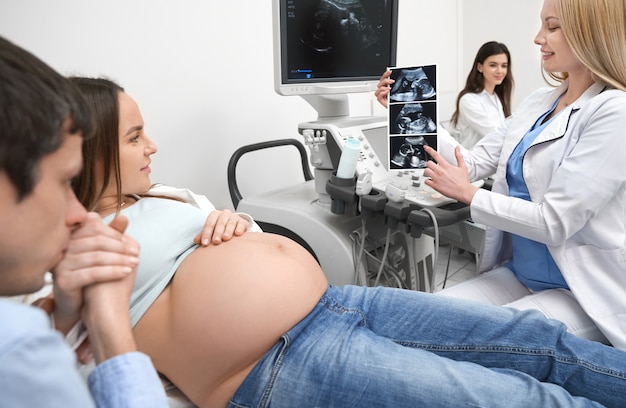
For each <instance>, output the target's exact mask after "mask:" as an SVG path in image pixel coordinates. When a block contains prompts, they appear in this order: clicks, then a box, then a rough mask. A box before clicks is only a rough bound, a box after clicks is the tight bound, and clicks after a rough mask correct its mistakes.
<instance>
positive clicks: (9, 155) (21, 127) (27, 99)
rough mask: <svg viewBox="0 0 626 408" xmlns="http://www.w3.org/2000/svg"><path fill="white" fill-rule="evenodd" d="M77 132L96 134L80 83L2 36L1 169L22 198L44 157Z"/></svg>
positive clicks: (0, 47) (33, 184)
mask: <svg viewBox="0 0 626 408" xmlns="http://www.w3.org/2000/svg"><path fill="white" fill-rule="evenodd" d="M68 119H69V120H70V127H69V131H70V133H71V134H76V133H80V134H82V136H83V137H84V138H88V137H91V135H92V133H93V121H92V116H91V112H90V111H89V108H88V106H87V104H86V103H85V101H84V99H83V98H82V96H81V94H80V93H79V92H78V90H77V89H76V88H75V87H74V85H73V84H72V83H71V82H70V81H69V80H68V79H67V78H65V77H64V76H62V75H61V74H59V73H58V72H56V71H55V70H54V69H52V68H51V67H49V66H48V65H47V64H46V63H44V62H43V61H41V60H40V59H39V58H37V57H35V56H34V55H33V54H31V53H29V52H28V51H26V50H24V49H22V48H20V47H18V46H17V45H15V44H13V43H11V42H10V41H8V40H6V39H5V38H2V37H0V172H6V174H7V176H8V178H9V180H10V181H11V183H13V185H14V186H15V188H16V189H17V194H18V199H19V200H22V199H24V198H25V197H26V196H28V194H30V193H31V192H32V190H33V188H34V186H35V184H36V182H37V180H38V177H39V174H38V171H39V163H40V161H41V159H42V158H43V157H44V156H46V155H48V154H50V153H53V152H54V151H56V150H57V149H58V148H59V147H60V146H61V145H62V143H63V125H64V123H65V121H66V120H68Z"/></svg>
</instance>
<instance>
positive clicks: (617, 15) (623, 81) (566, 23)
mask: <svg viewBox="0 0 626 408" xmlns="http://www.w3.org/2000/svg"><path fill="white" fill-rule="evenodd" d="M557 2H558V5H557V7H558V10H559V12H560V14H561V29H562V30H563V33H564V34H565V38H566V39H567V41H568V43H569V45H570V47H571V49H572V52H573V53H574V55H575V56H576V57H577V58H578V59H579V60H580V62H581V63H582V64H583V65H584V66H585V67H587V68H588V69H589V70H590V71H591V73H592V75H593V77H594V80H596V81H597V82H600V83H604V84H606V85H610V86H612V87H614V88H617V89H621V90H623V91H626V1H624V0H557ZM550 76H551V77H552V78H554V79H556V80H558V81H562V80H564V79H565V78H567V74H550Z"/></svg>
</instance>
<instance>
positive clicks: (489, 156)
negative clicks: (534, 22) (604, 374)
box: [425, 0, 626, 349]
mask: <svg viewBox="0 0 626 408" xmlns="http://www.w3.org/2000/svg"><path fill="white" fill-rule="evenodd" d="M625 15H626V3H625V2H624V1H623V0H604V1H589V0H545V2H544V5H543V8H542V12H541V28H540V31H539V33H538V34H537V36H536V38H535V43H536V44H537V45H539V46H540V51H541V54H542V58H543V68H544V70H545V71H546V72H547V73H549V75H550V76H551V77H552V78H553V79H556V80H558V81H559V82H561V85H560V86H559V87H556V88H546V89H540V90H537V91H535V92H534V93H532V94H531V95H530V96H529V97H528V98H527V99H526V100H525V101H524V102H523V104H522V105H521V106H520V107H519V109H518V110H517V111H515V112H514V114H513V115H512V117H511V118H509V120H507V122H506V124H505V126H504V127H502V128H500V129H498V130H496V131H494V132H492V133H490V134H489V135H487V136H486V137H485V138H484V139H482V140H481V141H480V142H479V143H478V144H477V145H476V146H475V147H474V148H473V149H472V151H470V152H468V151H465V150H464V149H461V148H460V146H454V141H453V140H451V138H445V137H443V138H442V139H441V141H440V144H439V147H440V149H439V153H438V152H435V151H433V150H432V149H430V150H428V153H430V154H431V155H432V156H433V158H434V159H435V161H436V162H437V163H438V164H435V162H432V161H431V162H429V163H428V167H427V169H426V170H425V175H426V176H427V177H430V180H429V181H427V182H426V183H427V184H428V185H429V186H431V187H433V188H435V189H436V190H438V191H440V192H441V193H443V194H445V195H447V196H450V197H453V198H456V199H458V200H460V201H462V202H465V203H467V204H469V205H470V209H471V216H472V218H473V220H474V221H476V222H479V223H482V224H485V225H487V226H488V229H487V232H486V236H485V245H484V250H483V256H482V259H481V265H480V268H481V270H482V271H489V272H486V273H485V274H482V275H479V276H478V277H476V278H474V279H471V280H469V281H467V282H465V283H463V284H461V285H459V286H454V287H452V288H450V289H446V290H444V291H443V292H441V293H443V294H448V295H450V296H457V297H463V298H469V299H475V300H479V301H482V302H485V303H496V304H506V305H510V306H514V307H518V308H538V309H540V310H542V311H543V312H544V313H546V314H547V315H548V316H549V317H553V318H556V319H559V320H562V321H563V322H564V323H566V324H567V325H568V328H569V330H570V331H572V332H574V333H576V334H579V335H581V336H584V337H587V338H590V339H593V340H598V341H604V342H606V341H607V340H608V341H609V342H610V343H611V344H613V345H614V346H615V347H618V348H621V349H626V247H625V242H626V226H625V220H626V200H625V190H626V165H624V160H625V159H626V137H625V136H624V130H625V129H626V108H625V107H626V92H625V91H626V20H625V18H624V16H625ZM457 163H458V164H457ZM494 172H495V182H494V185H493V189H492V191H487V190H481V189H478V188H476V187H474V186H473V185H472V184H470V180H477V179H481V178H484V177H485V176H487V175H490V174H492V173H494ZM598 329H599V330H598Z"/></svg>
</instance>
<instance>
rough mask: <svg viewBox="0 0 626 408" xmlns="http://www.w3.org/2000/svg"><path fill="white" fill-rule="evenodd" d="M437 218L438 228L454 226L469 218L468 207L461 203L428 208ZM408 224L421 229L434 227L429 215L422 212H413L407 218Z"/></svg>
mask: <svg viewBox="0 0 626 408" xmlns="http://www.w3.org/2000/svg"><path fill="white" fill-rule="evenodd" d="M428 209H429V210H430V211H432V213H433V214H434V215H435V218H437V224H438V225H439V226H440V227H445V226H448V225H452V224H456V223H458V222H461V221H464V220H466V219H468V218H469V217H470V207H469V206H468V205H465V204H463V203H459V202H456V203H451V204H448V205H444V206H442V207H428ZM408 223H409V224H414V225H417V226H420V227H422V228H426V227H434V224H433V220H432V219H431V218H430V215H429V214H427V213H426V212H424V211H420V210H413V211H411V213H410V214H409V216H408Z"/></svg>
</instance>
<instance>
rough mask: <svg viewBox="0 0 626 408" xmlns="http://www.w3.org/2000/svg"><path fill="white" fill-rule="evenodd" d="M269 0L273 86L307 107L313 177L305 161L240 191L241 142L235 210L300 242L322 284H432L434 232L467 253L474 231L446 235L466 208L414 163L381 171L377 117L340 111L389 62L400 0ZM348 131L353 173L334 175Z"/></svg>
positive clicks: (383, 125)
mask: <svg viewBox="0 0 626 408" xmlns="http://www.w3.org/2000/svg"><path fill="white" fill-rule="evenodd" d="M272 1H273V24H274V72H275V76H274V84H275V90H276V92H277V93H279V94H280V95H285V96H300V97H302V98H303V99H305V100H306V101H307V102H308V103H309V104H310V105H311V106H313V107H314V108H315V110H316V111H317V113H318V118H317V119H316V120H314V121H309V122H302V123H299V124H298V125H297V130H298V133H299V135H300V136H301V138H302V140H303V141H304V145H305V146H306V149H307V151H308V160H309V164H310V166H311V167H312V168H313V177H306V174H307V173H308V170H309V169H308V168H304V169H303V170H304V173H305V178H306V179H307V180H306V181H305V182H303V183H301V184H298V185H295V186H289V187H286V188H282V189H278V190H273V191H269V192H266V193H263V194H259V195H255V196H252V197H241V195H240V194H239V192H238V188H237V183H236V180H235V179H234V174H235V171H234V166H236V163H237V160H238V158H239V157H240V156H241V155H242V154H243V153H246V152H249V151H252V150H254V148H252V149H250V148H249V146H248V147H243V148H242V149H239V150H238V151H237V152H235V154H234V155H233V157H231V162H230V163H229V171H228V173H229V187H230V188H231V197H233V203H234V205H235V208H236V209H237V211H241V212H245V213H248V214H250V215H252V216H253V217H254V219H255V220H256V221H257V222H258V223H259V225H261V227H262V228H263V229H264V230H265V231H268V232H277V233H280V234H283V235H286V236H289V237H291V238H293V239H294V240H296V241H298V242H300V243H301V244H302V245H303V246H305V247H306V248H307V249H308V250H309V251H310V252H311V253H312V254H313V255H314V256H315V257H316V259H317V260H318V262H319V263H320V265H321V267H322V269H323V270H324V272H325V273H326V275H327V277H328V279H329V281H330V283H331V284H334V285H343V284H362V285H379V284H382V285H389V286H398V287H403V288H408V289H415V290H423V291H432V290H433V287H434V283H433V278H434V272H435V264H436V256H437V247H438V245H439V242H440V240H441V241H443V242H445V241H446V239H448V240H449V241H450V242H452V243H453V244H454V245H455V246H457V247H459V248H463V249H467V250H470V251H472V252H473V253H478V248H479V247H480V245H481V243H482V242H481V241H480V239H481V235H480V232H479V233H478V234H471V233H470V234H468V233H467V228H461V229H460V233H459V232H458V231H457V230H459V227H457V226H456V225H458V224H463V223H465V222H466V221H465V220H466V219H467V218H468V215H469V210H468V209H467V208H466V207H465V206H464V205H461V204H459V203H456V202H455V201H454V200H452V199H450V198H448V197H445V196H442V195H441V194H439V193H437V192H436V191H434V190H432V189H431V188H429V187H428V186H426V185H425V184H424V182H423V169H411V168H407V169H401V170H393V171H390V170H389V168H390V163H391V160H390V157H389V156H390V153H389V126H388V118H387V117H380V116H365V117H354V116H350V112H349V110H350V109H349V100H348V96H347V95H348V94H350V93H355V92H371V91H374V90H375V89H376V86H377V84H378V80H379V78H380V75H381V74H382V73H383V72H384V70H385V68H386V67H393V66H394V65H395V60H396V33H397V21H398V1H399V0H367V1H364V0H319V1H311V0H272ZM349 138H354V139H357V140H358V141H359V142H360V146H361V151H360V155H359V157H358V161H357V162H356V170H355V176H354V178H352V179H339V178H337V177H336V170H337V166H338V163H339V161H340V159H341V155H342V152H343V150H344V145H345V143H346V141H347V140H348V139H349ZM413 142H414V141H413V140H410V139H409V140H407V141H406V143H408V148H411V143H413ZM289 143H294V141H293V140H292V141H290V142H289ZM296 143H297V144H299V142H296ZM262 145H264V146H266V145H265V144H262ZM268 145H271V143H269V144H268ZM301 154H302V152H301ZM303 166H304V167H306V163H305V162H304V159H303Z"/></svg>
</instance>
